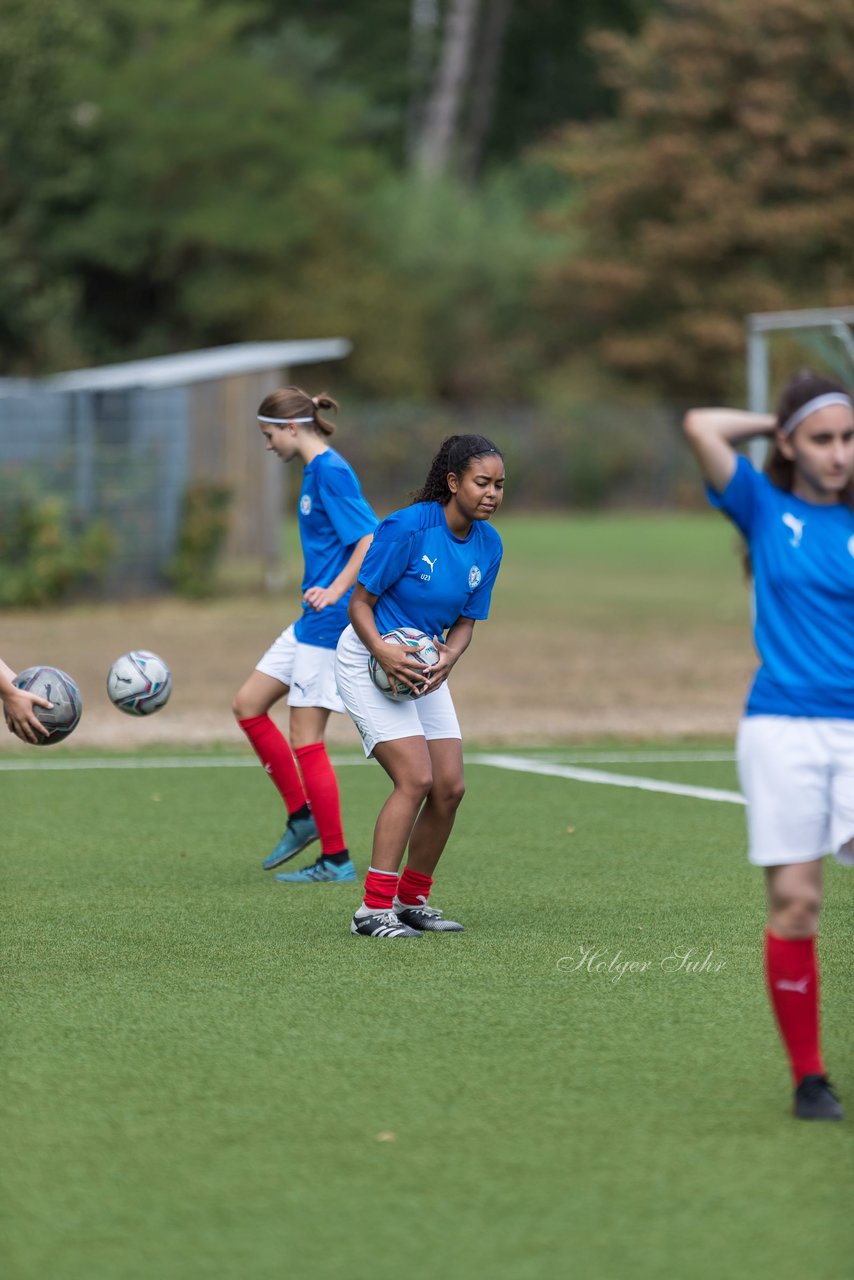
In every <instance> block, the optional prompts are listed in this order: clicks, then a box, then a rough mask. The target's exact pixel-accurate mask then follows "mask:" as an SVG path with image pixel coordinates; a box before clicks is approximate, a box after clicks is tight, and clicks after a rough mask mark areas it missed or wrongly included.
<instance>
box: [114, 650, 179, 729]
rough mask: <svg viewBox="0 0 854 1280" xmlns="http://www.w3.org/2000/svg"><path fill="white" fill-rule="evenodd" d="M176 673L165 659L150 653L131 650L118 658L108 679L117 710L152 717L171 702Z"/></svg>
mask: <svg viewBox="0 0 854 1280" xmlns="http://www.w3.org/2000/svg"><path fill="white" fill-rule="evenodd" d="M171 692H172V673H171V671H170V670H169V668H168V667H167V665H166V663H165V662H164V661H163V659H162V658H158V656H157V654H156V653H149V651H148V650H147V649H131V651H130V653H123V654H122V656H121V657H120V658H116V660H115V662H114V663H113V665H112V666H111V667H110V674H109V675H108V676H107V694H108V695H109V699H110V701H111V702H112V704H113V706H114V707H118V709H119V711H124V712H126V713H127V715H129V716H150V715H151V714H152V712H154V711H159V710H160V708H161V707H163V706H165V705H166V703H167V702H168V701H169V695H170V693H171Z"/></svg>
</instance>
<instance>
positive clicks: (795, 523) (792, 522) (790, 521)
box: [781, 511, 806, 547]
mask: <svg viewBox="0 0 854 1280" xmlns="http://www.w3.org/2000/svg"><path fill="white" fill-rule="evenodd" d="M781 519H782V521H783V524H784V525H785V526H786V528H787V529H788V530H789V531H790V533H791V535H792V536H791V538H790V539H789V543H790V545H791V546H793V547H799V546H800V545H801V538H803V536H804V525H805V524H806V521H805V520H799V519H798V517H797V516H793V515H792V513H791V511H787V512H786V514H785V515H784V516H782V517H781Z"/></svg>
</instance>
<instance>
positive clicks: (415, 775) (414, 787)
mask: <svg viewBox="0 0 854 1280" xmlns="http://www.w3.org/2000/svg"><path fill="white" fill-rule="evenodd" d="M397 785H398V789H399V790H401V791H405V792H406V794H407V795H409V796H411V797H412V798H413V799H415V800H417V801H418V802H419V804H420V802H421V801H422V800H423V799H424V798H425V796H428V795H429V794H430V791H431V789H432V786H433V774H432V773H431V771H430V770H429V769H414V770H412V772H411V773H409V774H407V775H406V777H405V778H401V779H400V780H399V781H398V784H397Z"/></svg>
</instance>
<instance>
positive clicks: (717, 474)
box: [683, 409, 777, 492]
mask: <svg viewBox="0 0 854 1280" xmlns="http://www.w3.org/2000/svg"><path fill="white" fill-rule="evenodd" d="M776 426H777V419H776V418H775V417H774V415H773V414H770V413H749V412H748V411H746V410H744V409H691V410H689V412H688V413H687V414H686V415H685V420H684V423H683V428H684V431H685V435H686V437H687V440H688V443H689V444H690V446H691V449H692V451H693V453H694V456H695V457H696V459H697V461H698V462H699V464H700V470H701V471H702V473H703V476H704V478H705V479H706V480H707V481H708V483H709V484H710V485H711V486H712V487H713V488H714V489H717V490H718V492H723V490H724V489H725V488H726V486H727V485H728V484H729V482H730V480H731V479H732V477H733V474H734V472H735V468H736V465H737V462H738V455H737V453H736V446H737V445H739V444H742V443H743V442H744V441H745V440H752V439H754V438H755V437H756V436H768V435H771V434H772V433H773V431H774V430H775V428H776Z"/></svg>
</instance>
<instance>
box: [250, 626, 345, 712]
mask: <svg viewBox="0 0 854 1280" xmlns="http://www.w3.org/2000/svg"><path fill="white" fill-rule="evenodd" d="M255 670H256V671H261V672H263V674H264V675H265V676H272V677H273V679H274V680H278V681H279V683H280V684H286V685H287V686H288V690H289V692H288V706H289V707H326V708H327V709H328V710H329V711H338V712H341V713H343V712H344V711H345V710H346V708H345V706H344V703H343V702H342V701H341V695H340V694H339V692H338V687H337V685H336V683H335V650H334V649H321V648H320V646H319V645H316V644H302V642H301V641H299V640H297V638H296V634H295V632H294V628H293V624H292V625H291V626H289V627H288V628H287V630H286V631H283V632H282V634H281V635H280V636H279V638H278V640H274V641H273V643H272V644H271V645H270V648H269V649H268V650H267V652H266V653H265V654H264V656H263V658H262V659H261V661H260V662H259V663H258V664H257V666H256V667H255Z"/></svg>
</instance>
